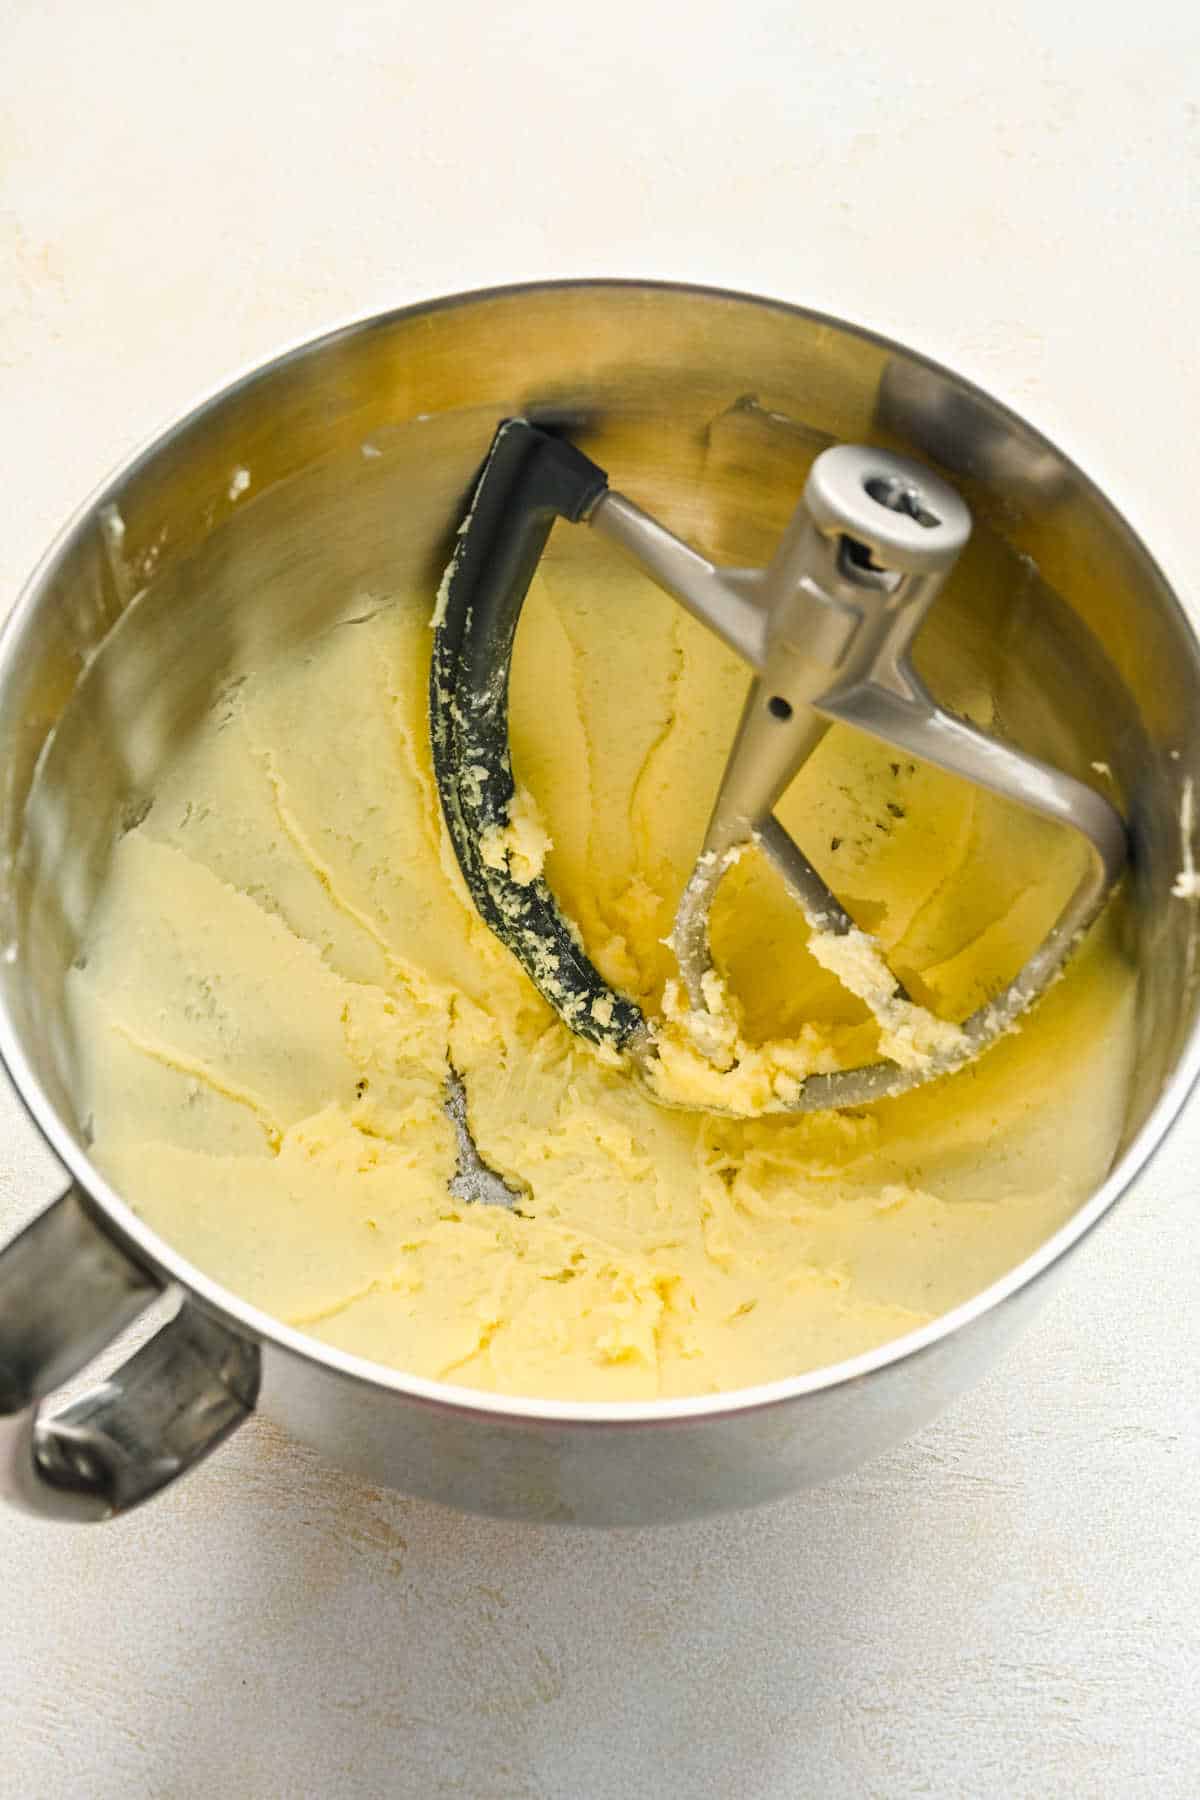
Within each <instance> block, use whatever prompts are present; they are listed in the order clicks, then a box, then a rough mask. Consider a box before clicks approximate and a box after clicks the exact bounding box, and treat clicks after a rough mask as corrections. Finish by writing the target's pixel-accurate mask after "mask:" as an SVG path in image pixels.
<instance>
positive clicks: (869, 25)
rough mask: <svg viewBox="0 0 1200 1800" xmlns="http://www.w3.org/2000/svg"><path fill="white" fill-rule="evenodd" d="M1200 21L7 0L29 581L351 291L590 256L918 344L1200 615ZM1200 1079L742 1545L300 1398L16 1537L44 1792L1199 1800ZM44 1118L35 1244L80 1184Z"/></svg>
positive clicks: (23, 1684) (16, 520) (2, 1176)
mask: <svg viewBox="0 0 1200 1800" xmlns="http://www.w3.org/2000/svg"><path fill="white" fill-rule="evenodd" d="M1198 77H1200V26H1198V25H1197V23H1196V9H1195V6H1194V0H1179V3H1178V4H1175V5H1171V4H1168V3H1167V0H1151V3H1149V4H1146V3H1143V4H1140V5H1134V6H1130V5H1128V4H1127V3H1126V0H1122V3H1121V4H1114V3H1112V0H1092V3H1091V4H1089V5H1086V6H1085V5H1082V4H1079V5H1076V4H1070V3H1068V0H1016V3H1012V4H1008V5H1005V6H1000V5H994V4H991V3H990V0H946V3H944V4H943V3H940V0H903V3H902V4H900V3H897V0H886V3H881V0H855V3H854V4H852V5H843V6H838V7H832V6H815V5H809V4H804V3H803V0H789V3H787V4H773V3H771V4H768V3H766V0H741V4H740V5H735V4H733V3H732V0H729V3H727V4H715V3H713V0H689V3H688V4H687V5H684V4H683V3H682V0H677V3H676V4H674V5H667V4H664V3H663V0H659V4H658V5H654V4H653V3H652V0H642V4H640V5H633V4H628V3H627V0H610V4H608V5H607V6H605V7H597V6H595V5H588V6H584V5H581V4H575V5H572V4H571V3H570V0H534V3H531V0H490V3H488V4H483V3H482V0H481V3H480V4H479V5H478V6H474V7H473V6H469V5H462V4H454V0H439V3H435V0H422V3H421V4H420V5H410V4H403V3H397V4H392V5H384V4H373V5H371V4H354V3H350V4H345V5H338V4H337V3H336V0H323V4H320V5H317V4H313V3H312V0H289V3H286V4H282V3H279V0H236V3H235V0H205V4H203V5H186V6H185V5H182V4H176V3H175V0H137V3H136V4H135V3H133V0H128V3H125V4H121V3H119V0H0V442H2V444H3V461H2V464H0V467H2V471H3V480H2V483H0V523H2V527H3V529H2V530H0V607H3V606H7V605H8V604H9V603H10V601H11V599H12V597H13V595H14V594H15V591H16V589H17V587H18V585H19V583H20V581H21V579H22V578H23V576H24V574H25V573H26V572H27V570H28V568H29V566H30V565H31V564H32V562H33V561H34V560H35V558H36V556H37V555H38V554H39V552H40V550H41V549H42V547H43V546H44V544H45V543H46V541H47V540H48V539H49V538H50V536H51V535H52V534H53V532H54V531H55V530H56V528H57V527H58V525H59V523H60V522H61V520H62V518H63V517H64V515H65V514H66V513H67V512H68V510H69V509H71V508H72V507H73V506H74V504H75V503H76V501H77V500H78V499H79V498H80V497H81V496H82V495H83V493H84V492H85V491H87V490H88V489H89V488H90V487H91V486H92V485H93V484H94V483H95V482H96V480H97V479H98V478H99V477H100V475H101V474H103V473H104V472H105V471H106V469H107V468H108V467H109V466H110V465H111V464H112V463H113V462H115V461H116V460H117V459H118V458H120V457H122V456H123V455H124V454H125V453H126V452H127V451H128V450H129V449H130V447H131V446H132V445H133V444H134V443H135V442H137V441H138V440H140V439H141V438H142V437H144V436H145V435H147V434H148V433H149V432H151V431H152V430H154V429H155V428H156V427H157V426H159V425H160V424H162V423H164V422H165V421H166V420H167V419H168V418H169V417H170V415H172V414H173V413H174V412H176V411H177V410H179V409H180V408H182V407H184V406H185V405H187V404H188V403H189V402H190V401H191V400H192V399H193V398H194V396H195V395H196V393H197V392H198V391H199V390H201V389H207V388H209V387H211V386H212V385H214V384H215V383H216V382H218V381H220V380H221V379H223V378H224V377H225V376H227V375H228V374H230V373H231V372H233V371H234V370H236V369H238V368H240V367H241V366H243V365H245V364H247V363H249V362H251V361H253V360H255V359H258V358H260V357H263V356H266V355H267V354H269V353H270V352H272V351H273V350H274V349H275V348H276V347H277V346H278V345H279V344H280V343H281V342H282V341H284V340H288V339H292V338H295V337H297V336H300V335H303V334H308V333H312V332H315V331H317V330H319V329H321V328H323V327H324V326H326V325H327V324H329V323H330V322H332V321H334V320H336V319H338V318H339V317H341V316H343V315H345V314H347V313H350V312H359V311H363V310H366V309H368V308H371V307H385V306H391V305H394V304H397V303H400V302H405V301H409V300H415V299H419V298H421V297H424V296H427V295H431V294H436V293H439V292H450V291H455V290H458V289H462V288H466V287H472V286H478V285H484V284H488V283H492V282H498V281H504V280H518V279H527V278H530V277H536V276H551V275H567V274H585V273H595V274H624V275H652V276H668V277H676V278H682V279H694V280H698V281H708V282H715V283H721V284H726V285H730V286H739V287H746V288H750V289H754V290H758V291H760V292H763V293H767V294H772V295H777V296H781V297H784V298H787V299H790V300H796V301H801V302H809V303H812V304H814V305H817V306H819V307H822V308H825V309H828V310H830V311H833V312H840V313H842V314H844V315H846V316H848V317H850V318H854V319H859V320H863V321H867V322H870V323H873V324H875V325H876V326H879V327H881V328H882V329H883V330H884V331H887V332H891V333H893V334H895V335H896V336H898V337H900V338H901V339H905V340H907V341H909V342H911V343H912V344H914V345H916V346H917V347H919V348H922V349H924V350H927V351H929V352H931V353H932V354H934V355H935V356H938V357H940V358H942V359H944V360H945V361H948V362H949V363H951V364H952V365H954V366H956V367H957V368H959V369H961V370H962V371H963V372H964V373H965V374H967V375H969V376H972V377H974V378H975V379H976V380H977V381H979V382H981V383H983V384H984V385H985V386H986V387H989V388H991V389H992V390H994V391H995V392H997V393H998V394H1000V395H1001V396H1002V397H1003V398H1005V399H1007V400H1009V401H1010V402H1012V403H1014V404H1016V405H1017V406H1018V407H1019V408H1021V409H1022V410H1024V411H1026V412H1027V413H1028V414H1029V415H1030V416H1031V417H1032V418H1033V419H1034V420H1035V421H1036V422H1037V423H1039V424H1040V425H1041V426H1042V427H1043V428H1044V429H1046V430H1047V431H1049V433H1050V434H1051V435H1052V436H1055V437H1057V438H1058V439H1059V440H1060V441H1061V442H1063V444H1064V445H1065V447H1067V448H1068V449H1070V450H1072V451H1073V452H1074V453H1075V454H1077V455H1078V456H1079V457H1080V458H1081V460H1082V461H1083V462H1084V464H1085V466H1087V467H1088V468H1089V469H1090V470H1091V471H1092V473H1094V474H1095V475H1097V476H1098V477H1099V478H1100V480H1101V481H1102V482H1103V483H1104V484H1106V485H1107V486H1108V487H1109V488H1110V490H1111V491H1112V492H1113V494H1114V495H1115V497H1116V498H1117V499H1118V500H1119V501H1120V502H1121V503H1122V504H1124V505H1125V507H1126V509H1127V510H1128V511H1129V513H1130V515H1131V516H1132V518H1133V519H1134V521H1135V523H1137V524H1138V525H1139V526H1140V528H1141V529H1142V530H1143V531H1144V533H1145V534H1146V535H1147V536H1148V538H1149V539H1150V541H1151V542H1152V543H1153V545H1154V546H1155V548H1156V550H1157V551H1158V553H1159V554H1160V556H1161V558H1162V560H1163V562H1164V564H1165V566H1166V569H1167V572H1168V574H1169V575H1170V576H1171V577H1172V578H1173V579H1174V580H1175V582H1176V583H1177V585H1178V586H1179V588H1180V590H1181V592H1182V593H1183V594H1184V595H1185V597H1190V598H1192V599H1194V598H1195V597H1196V596H1197V595H1200V580H1198V577H1200V534H1198V530H1197V512H1198V508H1197V495H1198V494H1200V448H1198V420H1200V371H1198V364H1197V350H1196V336H1197V320H1198V317H1200V231H1198V225H1200V79H1198ZM1198 1148H1200V1103H1198V1105H1197V1106H1196V1107H1193V1109H1192V1111H1191V1113H1190V1116H1189V1117H1188V1118H1187V1119H1186V1120H1185V1122H1184V1124H1183V1125H1182V1126H1181V1128H1180V1129H1179V1130H1178V1131H1177V1132H1176V1133H1175V1135H1174V1137H1173V1139H1172V1140H1171V1142H1170V1144H1169V1146H1168V1148H1167V1149H1166V1151H1165V1152H1164V1153H1163V1154H1162V1155H1161V1156H1160V1158H1159V1159H1158V1161H1157V1163H1156V1164H1155V1165H1154V1167H1153V1168H1152V1169H1151V1171H1150V1172H1149V1174H1148V1175H1147V1176H1146V1177H1145V1178H1144V1179H1143V1181H1142V1182H1141V1184H1140V1186H1139V1187H1138V1189H1137V1190H1136V1192H1135V1194H1134V1195H1133V1196H1132V1197H1131V1198H1130V1199H1129V1200H1128V1201H1126V1202H1125V1204H1124V1205H1123V1206H1122V1207H1121V1209H1120V1210H1119V1213H1118V1215H1117V1216H1116V1218H1115V1219H1114V1220H1113V1221H1112V1222H1111V1223H1110V1224H1109V1225H1108V1226H1107V1227H1106V1229H1105V1230H1104V1231H1102V1232H1101V1233H1100V1234H1099V1236H1098V1238H1096V1239H1094V1240H1093V1242H1092V1244H1091V1245H1090V1246H1089V1247H1088V1249H1087V1250H1086V1251H1085V1252H1084V1253H1083V1254H1082V1255H1081V1256H1080V1258H1079V1260H1078V1262H1077V1264H1076V1270H1075V1273H1074V1275H1073V1279H1072V1281H1071V1283H1070V1284H1069V1286H1068V1288H1067V1291H1066V1292H1065V1293H1064V1295H1063V1296H1062V1298H1061V1299H1059V1300H1058V1301H1057V1302H1056V1303H1055V1304H1054V1305H1053V1307H1052V1309H1051V1310H1050V1311H1048V1312H1047V1313H1046V1314H1045V1315H1044V1316H1043V1318H1042V1320H1041V1322H1040V1324H1039V1325H1038V1326H1037V1328H1036V1329H1035V1330H1034V1331H1033V1332H1032V1334H1031V1335H1030V1336H1029V1337H1028V1338H1027V1339H1026V1341H1025V1342H1024V1344H1023V1345H1022V1347H1021V1348H1020V1349H1019V1350H1018V1351H1017V1353H1015V1354H1014V1355H1013V1356H1012V1357H1011V1359H1010V1360H1009V1362H1008V1363H1007V1364H1006V1366H1005V1367H1004V1368H1003V1369H1002V1370H1001V1371H1000V1372H999V1373H997V1374H996V1375H995V1376H994V1377H993V1378H992V1379H991V1380H990V1381H989V1382H988V1383H987V1384H986V1385H985V1386H984V1387H983V1388H981V1389H980V1390H978V1391H977V1392H976V1393H974V1394H973V1395H971V1396H970V1397H969V1398H968V1399H966V1400H965V1401H963V1402H962V1403H961V1404H960V1405H959V1406H958V1407H957V1408H956V1409H955V1410H954V1411H953V1412H952V1413H951V1414H950V1415H948V1416H947V1417H946V1418H945V1419H944V1420H943V1421H942V1422H941V1423H940V1424H938V1425H937V1426H935V1427H934V1428H933V1429H931V1430H929V1431H927V1432H926V1433H925V1434H924V1435H923V1437H922V1438H920V1439H919V1440H918V1441H917V1442H915V1443H913V1444H912V1445H910V1446H909V1447H907V1448H906V1449H904V1450H902V1451H900V1452H898V1453H896V1454H895V1455H893V1456H891V1457H889V1458H887V1459H886V1460H884V1461H881V1462H878V1463H876V1464H875V1465H873V1466H872V1467H870V1468H868V1469H866V1470H864V1471H863V1472H862V1473H861V1474H860V1475H858V1476H856V1477H854V1478H852V1479H848V1480H844V1481H842V1482H840V1483H838V1484H837V1485H836V1486H833V1487H830V1488H828V1489H825V1490H823V1491H819V1492H813V1493H809V1494H806V1495H803V1496H801V1497H800V1498H798V1499H796V1500H794V1501H792V1502H789V1503H787V1504H782V1505H778V1506H776V1507H773V1508H771V1509H769V1510H766V1511H763V1512H760V1513H758V1514H753V1515H744V1516H741V1517H732V1518H729V1519H726V1520H723V1521H720V1522H718V1523H715V1524H705V1525H697V1526H689V1527H679V1528H674V1529H669V1530H656V1531H653V1532H650V1531H647V1532H644V1533H623V1534H613V1535H609V1536H596V1535H591V1534H588V1533H585V1532H582V1531H579V1530H574V1529H564V1528H549V1529H543V1528H539V1529H529V1528H519V1527H516V1526H510V1525H496V1524H492V1523H488V1522H485V1521H478V1520H470V1519H463V1518H460V1517H457V1516H455V1515H453V1514H451V1513H447V1512H443V1511H440V1510H438V1509H436V1508H433V1507H430V1506H425V1505H417V1504H414V1503H412V1502H409V1501H407V1500H405V1499H403V1498H401V1497H399V1496H397V1495H395V1494H391V1493H386V1492H381V1491H379V1490H376V1489H373V1488H370V1487H367V1486H364V1485H363V1484H362V1483H360V1482H358V1481H356V1480H353V1479H350V1478H348V1477H346V1476H344V1475H342V1474H341V1473H339V1472H338V1471H337V1470H335V1469H333V1468H331V1467H328V1466H327V1465H325V1464H323V1463H322V1462H321V1461H320V1460H319V1459H318V1458H316V1457H315V1456H314V1455H312V1454H311V1453H310V1452H308V1451H306V1450H305V1449H303V1448H302V1447H300V1446H297V1445H294V1444H291V1443H289V1442H287V1441H285V1440H284V1439H283V1438H282V1437H281V1436H280V1435H279V1433H278V1432H276V1431H275V1430H274V1429H272V1428H271V1427H270V1426H268V1425H266V1424H264V1423H262V1422H258V1421H256V1422H254V1423H252V1424H251V1425H250V1426H249V1427H248V1428H247V1429H246V1430H244V1431H243V1432H242V1433H241V1434H240V1436H238V1437H237V1438H236V1439H235V1440H234V1441H233V1442H232V1443H231V1444H230V1445H229V1446H228V1447H227V1448H226V1449H225V1450H224V1451H222V1452H221V1453H220V1454H219V1455H218V1456H217V1457H215V1458H214V1459H213V1460H212V1462H211V1463H210V1464H209V1465H208V1466H207V1467H206V1468H204V1469H203V1470H202V1471H200V1472H199V1473H197V1474H196V1475H195V1476H194V1477H193V1478H190V1479H189V1480H188V1481H187V1482H186V1483H184V1484H183V1485H182V1486H180V1487H179V1488H178V1489H177V1490H175V1491H173V1492H172V1493H170V1494H168V1495H167V1496H166V1497H165V1498H163V1499H161V1500H159V1501H157V1502H156V1503H155V1504H154V1505H153V1506H151V1507H150V1508H148V1509H147V1510H146V1511H145V1512H143V1513H139V1514H137V1515H135V1516H133V1517H131V1518H129V1519H127V1520H124V1521H122V1522H119V1523H117V1524H114V1525H110V1526H105V1527H101V1528H92V1529H76V1530H72V1529H63V1528H59V1529H53V1528H49V1527H39V1526H37V1525H35V1524H32V1523H30V1522H28V1521H26V1520H24V1519H22V1518H19V1517H17V1516H15V1515H7V1514H6V1515H3V1516H0V1594H2V1596H3V1598H2V1600H0V1609H2V1624H0V1794H2V1795H3V1796H5V1797H6V1800H7V1796H21V1797H22V1800H23V1797H24V1796H38V1797H43V1796H47V1797H54V1796H58V1795H81V1796H87V1797H88V1800H104V1797H107V1796H110V1795H111V1796H117V1795H122V1796H125V1795H139V1796H140V1795H164V1796H190V1795H200V1794H208V1793H221V1794H226V1795H231V1796H260V1795H261V1796H268V1795H296V1794H305V1795H308V1794H312V1795H322V1796H323V1795H332V1796H349V1795H405V1796H407V1795H413V1796H422V1797H425V1796H428V1797H429V1800H440V1797H442V1796H447V1797H449V1796H466V1797H468V1800H549V1797H550V1796H554V1797H556V1800H557V1797H560V1796H561V1797H563V1800H568V1797H569V1800H575V1797H580V1800H590V1797H592V1796H598V1797H607V1796H610V1795H612V1796H618V1795H620V1796H638V1795H642V1794H650V1795H660V1794H661V1795H665V1796H671V1797H673V1796H676V1795H680V1796H693V1795H694V1796H704V1797H708V1796H713V1797H720V1800H724V1797H726V1796H730V1797H739V1800H740V1797H741V1796H750V1797H752V1800H758V1797H760V1796H761V1797H764V1800H775V1797H776V1796H779V1797H782V1796H797V1795H807V1794H818V1795H864V1794H865V1795H881V1796H893V1795H909V1794H912V1795H918V1794H919V1795H929V1794H933V1795H958V1794H964V1795H976V1794H978V1795H998V1796H999V1795H1002V1796H1006V1797H1007V1796H1024V1795H1028V1796H1039V1797H1040V1796H1045V1795H1060V1794H1061V1795H1068V1794H1069V1795H1105V1796H1107V1795H1112V1796H1121V1797H1124V1796H1127V1795H1136V1794H1147V1795H1149V1794H1153V1795H1156V1796H1158V1795H1164V1796H1175V1795H1178V1796H1181V1797H1182V1796H1189V1797H1190V1796H1192V1795H1194V1794H1195V1793H1196V1792H1197V1791H1198V1789H1200V1727H1198V1724H1197V1720H1198V1716H1200V1715H1198V1704H1200V1560H1198V1557H1197V1541H1198V1536H1200V1451H1198V1441H1200V1434H1198V1425H1197V1397H1198V1394H1200V1331H1198V1328H1197V1302H1198V1298H1200V1248H1198V1240H1197V1233H1196V1227H1195V1218H1196V1187H1197V1180H1196V1176H1195V1174H1194V1168H1195V1164H1196V1160H1197V1158H1196V1152H1197V1149H1198ZM55 1185H56V1177H55V1171H54V1169H53V1167H52V1165H51V1163H50V1161H49V1159H48V1157H47V1156H46V1154H45V1152H44V1151H42V1150H41V1149H40V1147H39V1145H38V1143H37V1141H36V1139H35V1138H34V1136H33V1134H32V1132H31V1130H30V1128H29V1127H28V1126H27V1125H26V1123H25V1122H24V1120H23V1118H22V1117H21V1115H19V1113H18V1112H17V1110H16V1108H15V1106H14V1105H13V1104H12V1102H11V1101H10V1099H9V1097H8V1096H7V1095H6V1094H4V1095H0V1230H2V1231H3V1232H7V1231H9V1230H11V1229H14V1228H15V1227H16V1225H17V1224H18V1223H19V1222H21V1221H22V1220H23V1219H24V1218H25V1217H26V1216H28V1215H29V1214H30V1213H31V1212H32V1211H33V1210H35V1208H36V1206H37V1205H38V1204H39V1203H42V1202H44V1201H45V1200H47V1199H49V1198H50V1196H51V1195H52V1193H53V1192H54V1190H55Z"/></svg>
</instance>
